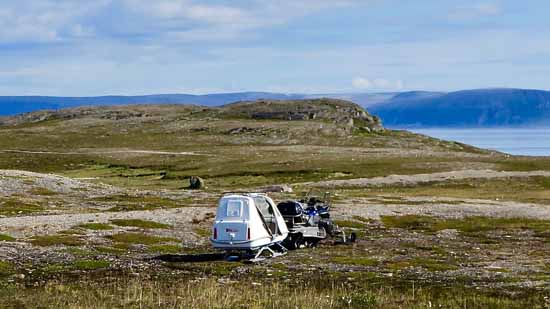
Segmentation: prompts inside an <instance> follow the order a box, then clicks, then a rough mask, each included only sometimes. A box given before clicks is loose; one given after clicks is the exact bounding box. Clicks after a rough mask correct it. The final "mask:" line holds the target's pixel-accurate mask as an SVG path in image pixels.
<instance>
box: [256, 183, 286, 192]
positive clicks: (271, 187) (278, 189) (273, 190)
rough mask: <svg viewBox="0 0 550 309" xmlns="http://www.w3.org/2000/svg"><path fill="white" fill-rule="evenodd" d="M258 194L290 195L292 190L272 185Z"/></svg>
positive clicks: (284, 186)
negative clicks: (275, 193)
mask: <svg viewBox="0 0 550 309" xmlns="http://www.w3.org/2000/svg"><path fill="white" fill-rule="evenodd" d="M260 192H266V193H267V192H277V193H292V192H293V190H292V187H291V186H289V185H272V186H267V187H263V188H261V189H260Z"/></svg>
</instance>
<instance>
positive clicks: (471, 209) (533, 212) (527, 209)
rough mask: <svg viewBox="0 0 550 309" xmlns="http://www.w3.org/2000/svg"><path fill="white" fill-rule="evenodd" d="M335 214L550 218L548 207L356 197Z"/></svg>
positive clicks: (495, 202)
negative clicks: (391, 201) (387, 202)
mask: <svg viewBox="0 0 550 309" xmlns="http://www.w3.org/2000/svg"><path fill="white" fill-rule="evenodd" d="M333 212H334V214H335V215H336V216H340V217H352V216H361V217H365V218H371V219H379V218H380V216H397V215H426V216H437V217H445V218H463V217H471V216H483V217H494V218H499V217H500V218H530V219H541V220H550V206H548V205H539V204H530V203H518V202H508V201H493V200H479V199H450V198H443V199H440V198H436V199H434V198H411V199H407V200H403V201H401V202H399V203H392V204H386V203H383V202H381V201H380V200H377V199H372V198H357V199H351V200H348V201H344V202H343V203H341V204H339V205H336V207H335V208H334V211H333Z"/></svg>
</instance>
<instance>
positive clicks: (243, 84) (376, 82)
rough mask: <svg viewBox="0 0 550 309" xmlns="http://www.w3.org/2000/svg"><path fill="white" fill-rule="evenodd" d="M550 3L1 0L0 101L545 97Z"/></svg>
mask: <svg viewBox="0 0 550 309" xmlns="http://www.w3.org/2000/svg"><path fill="white" fill-rule="evenodd" d="M548 12H550V1H548V0H524V1H517V0H487V1H475V0H460V1H455V0H443V1H442V0H415V1H412V0H332V1H329V0H271V1H269V0H231V1H227V0H226V1H224V0H210V1H198V0H156V1H155V0H94V1H88V0H72V1H70V0H17V1H13V0H0V95H58V96H98V95H109V94H124V95H139V94H153V93H192V94H202V93H219V92H240V91H271V92H284V93H340V92H342V93H343V92H393V91H408V90H432V91H453V90H460V89H472V88H494V87H516V88H532V89H535V88H536V89H550V36H549V35H548V34H549V33H550V18H548V17H547V15H548Z"/></svg>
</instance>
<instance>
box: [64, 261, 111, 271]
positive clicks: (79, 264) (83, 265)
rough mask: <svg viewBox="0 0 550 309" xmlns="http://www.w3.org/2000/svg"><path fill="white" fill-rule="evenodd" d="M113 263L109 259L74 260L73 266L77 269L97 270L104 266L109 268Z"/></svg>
mask: <svg viewBox="0 0 550 309" xmlns="http://www.w3.org/2000/svg"><path fill="white" fill-rule="evenodd" d="M110 265H111V263H110V262H109V261H102V260H80V261H74V262H73V263H72V267H73V268H75V269H77V270H95V269H102V268H109V266H110Z"/></svg>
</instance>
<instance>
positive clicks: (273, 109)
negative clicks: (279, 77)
mask: <svg viewBox="0 0 550 309" xmlns="http://www.w3.org/2000/svg"><path fill="white" fill-rule="evenodd" d="M167 109H170V110H171V112H169V113H166V110H167ZM188 113H189V114H190V115H194V118H201V117H202V118H204V119H205V120H208V119H219V118H222V119H224V118H231V119H256V120H301V121H308V120H311V121H328V122H332V123H334V124H335V125H338V126H339V127H343V128H348V129H350V130H352V129H357V130H362V131H367V132H371V131H382V130H383V127H382V123H381V122H380V119H379V118H378V117H376V116H372V115H370V114H369V113H368V112H367V111H366V110H364V109H363V108H362V107H361V106H359V105H357V104H354V103H352V102H348V101H344V100H337V99H311V100H257V101H242V102H236V103H232V104H228V105H224V106H221V107H204V106H196V105H164V106H160V105H156V106H155V105H139V106H112V107H107V106H98V107H77V108H70V109H62V110H46V111H38V112H31V113H24V114H20V115H16V116H11V117H1V118H0V125H20V124H25V123H37V122H43V121H48V120H70V119H78V118H86V117H88V118H96V119H109V120H121V119H128V118H144V119H145V118H147V117H163V118H164V119H165V120H166V121H170V119H172V120H173V119H175V118H177V117H178V116H182V115H187V114H188Z"/></svg>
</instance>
